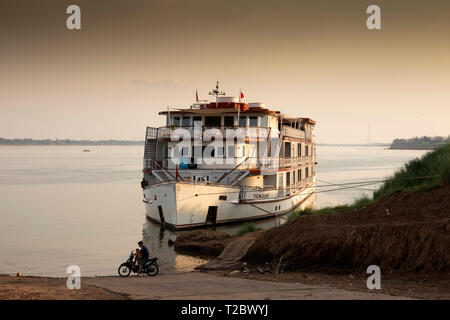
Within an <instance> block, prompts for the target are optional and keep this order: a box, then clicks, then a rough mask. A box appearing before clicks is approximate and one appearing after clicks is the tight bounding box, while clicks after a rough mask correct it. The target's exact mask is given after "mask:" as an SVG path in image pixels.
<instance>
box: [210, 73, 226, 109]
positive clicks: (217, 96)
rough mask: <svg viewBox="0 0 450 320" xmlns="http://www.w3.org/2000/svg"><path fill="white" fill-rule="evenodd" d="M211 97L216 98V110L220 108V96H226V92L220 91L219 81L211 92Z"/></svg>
mask: <svg viewBox="0 0 450 320" xmlns="http://www.w3.org/2000/svg"><path fill="white" fill-rule="evenodd" d="M209 95H210V96H216V108H218V107H219V96H224V95H225V92H223V91H219V80H217V84H216V88H215V89H214V90H213V91H211V92H209Z"/></svg>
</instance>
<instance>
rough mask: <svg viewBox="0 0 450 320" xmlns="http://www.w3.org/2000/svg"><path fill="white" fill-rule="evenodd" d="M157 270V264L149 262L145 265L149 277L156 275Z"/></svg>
mask: <svg viewBox="0 0 450 320" xmlns="http://www.w3.org/2000/svg"><path fill="white" fill-rule="evenodd" d="M158 272H159V267H158V265H157V264H156V263H150V264H149V265H148V266H147V274H148V275H149V276H150V277H154V276H156V275H157V274H158Z"/></svg>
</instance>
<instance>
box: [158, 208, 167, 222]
mask: <svg viewBox="0 0 450 320" xmlns="http://www.w3.org/2000/svg"><path fill="white" fill-rule="evenodd" d="M158 212H159V221H161V223H164V222H166V221H165V220H164V214H163V210H162V207H161V206H158Z"/></svg>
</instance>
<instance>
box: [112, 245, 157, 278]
mask: <svg viewBox="0 0 450 320" xmlns="http://www.w3.org/2000/svg"><path fill="white" fill-rule="evenodd" d="M134 256H135V253H134V251H131V253H130V256H129V257H128V259H127V261H125V262H124V263H122V264H121V265H120V266H119V269H117V272H118V273H119V276H121V277H128V276H129V275H130V273H131V272H133V273H138V272H139V265H138V264H137V263H134ZM157 260H158V258H157V257H155V258H153V259H148V260H147V261H145V262H144V264H143V265H142V271H141V272H142V273H146V274H147V275H149V276H150V277H154V276H156V275H157V274H158V272H159V264H158V262H157Z"/></svg>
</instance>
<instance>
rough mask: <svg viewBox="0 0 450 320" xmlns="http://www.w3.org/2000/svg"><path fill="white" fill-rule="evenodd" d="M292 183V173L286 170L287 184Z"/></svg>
mask: <svg viewBox="0 0 450 320" xmlns="http://www.w3.org/2000/svg"><path fill="white" fill-rule="evenodd" d="M290 185H291V173H290V172H286V186H288V187H289V186H290Z"/></svg>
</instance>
